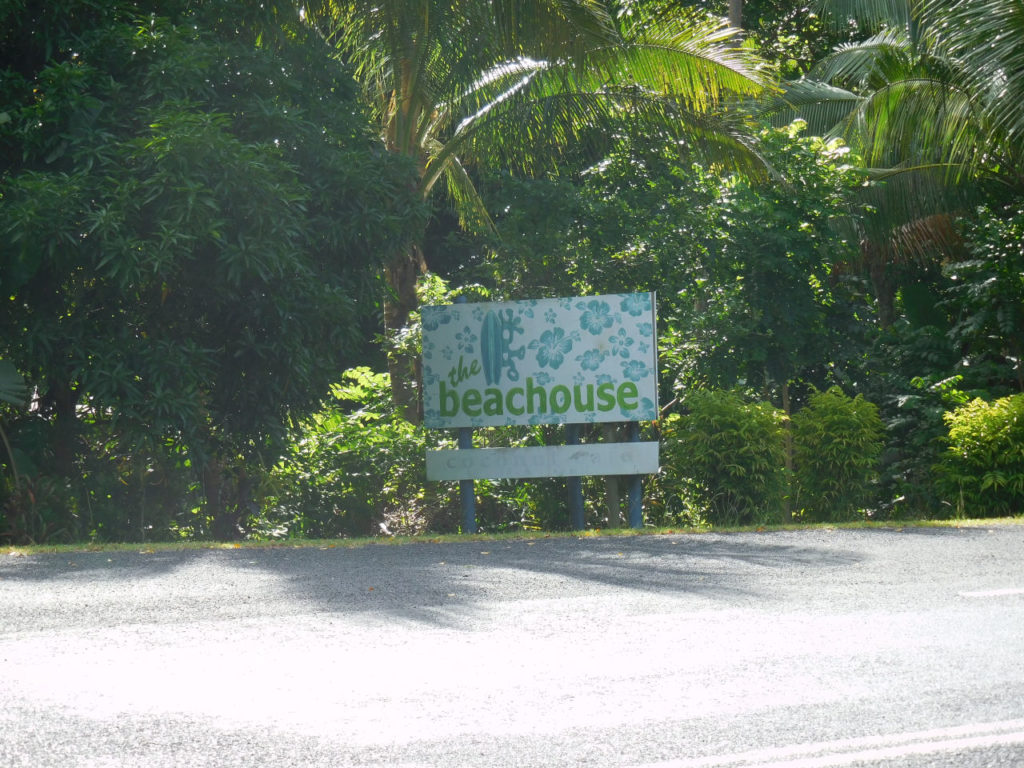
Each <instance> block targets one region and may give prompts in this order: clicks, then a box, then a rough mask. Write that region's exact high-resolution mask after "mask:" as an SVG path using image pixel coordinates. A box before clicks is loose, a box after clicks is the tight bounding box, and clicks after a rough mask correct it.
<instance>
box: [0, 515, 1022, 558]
mask: <svg viewBox="0 0 1024 768" xmlns="http://www.w3.org/2000/svg"><path fill="white" fill-rule="evenodd" d="M1014 525H1024V516H1018V517H1000V518H983V519H971V520H913V521H901V522H893V521H889V522H871V521H858V522H852V523H787V524H785V525H768V526H764V525H761V526H743V527H734V528H712V527H710V526H701V527H698V528H680V527H673V528H639V529H633V528H618V529H600V528H595V529H590V530H586V531H557V532H556V531H551V532H546V531H515V532H511V533H474V534H455V533H453V534H440V535H437V534H423V535H420V536H374V537H368V538H360V539H276V540H264V541H235V542H218V541H177V542H135V543H90V542H84V543H81V544H39V545H29V546H9V547H2V548H0V553H3V554H6V555H12V556H25V555H39V554H61V553H66V552H144V553H153V552H174V551H182V550H216V549H229V550H230V549H304V548H317V549H357V548H360V547H368V546H405V545H410V544H444V543H456V542H474V541H485V542H488V541H489V542H494V541H499V542H500V541H536V540H538V539H593V538H604V537H631V536H667V535H677V536H678V535H700V534H706V533H770V532H774V531H803V530H858V529H879V530H902V529H904V528H994V527H1005V526H1014Z"/></svg>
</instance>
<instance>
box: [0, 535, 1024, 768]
mask: <svg viewBox="0 0 1024 768" xmlns="http://www.w3.org/2000/svg"><path fill="white" fill-rule="evenodd" d="M140 549H141V548H140ZM1022 556H1024V526H1020V525H1016V526H1010V525H992V526H989V527H979V528H961V529H954V528H949V529H924V528H906V529H903V530H895V529H892V530H889V529H887V530H859V531H854V530H837V531H830V530H814V531H800V532H768V533H749V534H748V533H743V534H706V535H693V536H677V535H662V536H643V537H627V538H592V539H577V538H569V539H561V538H559V539H544V538H539V539H537V540H534V541H518V540H517V541H506V542H494V543H480V542H464V543H452V544H438V543H421V544H412V545H408V546H397V547H392V546H370V547H366V548H362V549H353V550H349V549H343V548H323V549H318V548H311V549H310V548H305V549H297V548H276V549H266V550H252V549H236V550H203V551H184V552H161V551H158V552H146V551H139V552H122V553H111V552H91V553H86V552H83V553H75V554H58V555H52V554H47V555H32V556H12V555H0V766H4V767H5V768H18V767H20V766H26V767H30V768H45V767H46V766H60V767H61V768H68V767H74V766H145V767H146V768H161V767H163V766H190V767H195V766H211V767H214V766H215V767H217V768H224V767H231V766H238V767H239V768H258V767H259V766H275V767H278V766H303V768H305V767H306V766H389V767H390V768H411V767H412V766H484V767H488V768H489V767H491V766H495V767H501V766H594V767H598V768H599V767H602V766H634V767H636V768H698V767H699V768H716V767H723V768H724V767H728V768H751V767H752V766H760V767H761V768H765V767H766V766H775V767H776V768H779V767H781V766H788V767H790V768H818V767H828V766H882V765H884V766H907V767H910V766H913V767H915V768H916V767H918V766H935V765H939V766H951V767H952V766H956V767H957V768H964V767H965V766H1006V767H1009V766H1021V765H1024V572H1022V567H1021V566H1022Z"/></svg>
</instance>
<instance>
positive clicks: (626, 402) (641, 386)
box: [422, 293, 658, 428]
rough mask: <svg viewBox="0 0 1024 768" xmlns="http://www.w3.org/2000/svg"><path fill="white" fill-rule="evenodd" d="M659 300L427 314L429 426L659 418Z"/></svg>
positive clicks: (506, 305) (633, 297)
mask: <svg viewBox="0 0 1024 768" xmlns="http://www.w3.org/2000/svg"><path fill="white" fill-rule="evenodd" d="M654 304H655V302H654V294H653V293H627V294H617V295H609V296H586V297H580V298H568V299H535V300H530V301H508V302H491V303H480V304H455V305H449V306H436V307H423V310H422V316H423V405H424V424H425V425H426V426H427V427H433V428H451V427H489V426H505V425H510V424H560V423H587V422H604V421H653V420H655V419H657V418H658V390H657V380H658V375H657V374H658V369H657V344H656V343H655V316H654Z"/></svg>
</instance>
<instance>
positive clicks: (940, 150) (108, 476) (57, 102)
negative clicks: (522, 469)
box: [0, 0, 1024, 542]
mask: <svg viewBox="0 0 1024 768" xmlns="http://www.w3.org/2000/svg"><path fill="white" fill-rule="evenodd" d="M730 22H731V24H730ZM1022 88H1024V9H1022V8H1021V6H1020V3H1018V2H1013V1H1011V0H984V2H971V3H967V2H963V0H906V1H905V2H904V1H903V0H867V2H859V1H858V2H852V1H851V0H827V1H826V2H822V3H821V4H819V5H816V6H813V7H806V6H804V5H803V4H802V3H795V2H792V1H791V0H747V2H745V3H736V2H729V3H725V2H720V3H715V2H712V3H696V2H685V1H684V0H607V1H605V0H574V1H573V2H553V1H551V0H524V1H523V2H497V3H495V2H486V3H483V2H465V3H454V4H445V3H435V2H431V1H429V0H384V1H383V2H374V3H363V2H350V3H345V2H336V1H334V0H317V2H313V3H306V4H298V3H293V2H290V0H271V1H270V2H264V3H261V4H252V3H245V2H212V0H211V1H205V0H203V1H200V2H196V1H195V0H191V1H190V2H185V1H184V0H182V2H174V1H172V2H164V1H162V2H150V1H149V0H59V2H57V3H51V4H49V6H48V7H47V8H46V9H45V10H41V9H40V8H39V6H38V4H36V3H32V2H29V1H28V0H5V1H4V2H2V3H0V473H2V474H0V509H2V515H0V540H6V541H12V542H13V541H19V542H20V541H43V540H89V539H92V540H143V539H181V538H200V539H201V538H221V539H224V538H242V537H247V538H256V539H259V538H280V537H295V536H316V537H320V536H346V535H365V534H373V535H388V534H393V533H395V534H397V533H416V532H421V531H426V530H432V531H453V530H458V528H459V525H460V515H459V511H458V493H457V490H456V488H454V487H452V486H451V485H450V484H441V483H428V482H426V480H425V476H424V453H425V451H426V449H427V448H428V447H439V446H451V445H453V444H454V435H450V434H447V433H445V432H439V431H429V430H425V429H424V428H423V427H422V426H421V425H420V424H419V415H420V406H419V382H418V346H417V345H418V339H419V332H420V330H419V322H420V320H419V311H418V309H419V307H420V306H421V305H424V304H441V303H449V302H451V301H453V300H454V299H455V298H456V297H464V298H466V299H468V300H470V301H482V300H489V299H515V298H526V297H553V296H568V295H586V294H595V293H625V292H631V291H655V292H656V294H657V297H658V338H659V365H660V381H659V386H660V392H661V403H660V413H661V418H660V419H659V420H658V421H657V422H654V423H649V424H645V425H644V428H643V429H644V432H645V434H646V435H647V436H648V437H649V438H651V439H658V440H660V441H661V444H662V470H661V472H660V473H659V474H658V475H657V476H655V477H652V478H650V479H649V481H648V482H646V483H645V486H644V489H645V490H644V506H645V513H646V519H647V521H648V522H649V523H652V524H673V525H676V524H684V523H692V524H712V525H723V524H735V523H756V524H768V523H773V522H783V521H785V520H789V519H793V518H796V519H803V520H829V521H831V520H850V519H876V520H879V519H893V518H906V517H920V518H937V517H950V516H960V515H975V516H985V515H1017V514H1020V513H1021V510H1022V501H1024V484H1022V482H1021V468H1020V466H1019V464H1020V461H1019V458H1020V455H1021V454H1022V452H1024V437H1022V436H1021V434H1020V430H1019V429H1018V421H1019V418H1020V414H1019V411H1020V403H1019V398H1020V397H1021V396H1022V394H1021V393H1024V368H1022V365H1024V363H1022V359H1021V356H1022V354H1024V348H1022V342H1021V339H1024V310H1022V307H1024V175H1022V171H1021V168H1024V93H1022V92H1021V89H1022ZM619 431H620V430H619V428H618V427H616V426H615V425H606V426H604V427H598V426H587V427H584V429H583V439H584V440H587V441H590V440H612V439H618V438H619V435H618V432H619ZM473 439H474V441H475V444H476V445H479V446H521V445H538V444H545V443H551V442H561V441H563V440H564V439H565V438H564V435H563V433H562V429H561V428H559V427H555V426H531V427H521V428H516V427H505V428H496V429H489V430H478V431H477V432H476V434H475V435H474V438H473ZM1015 462H1016V463H1015ZM623 485H624V484H623V483H621V482H620V479H619V478H615V477H608V478H604V477H591V478H584V480H583V490H584V495H585V509H586V521H587V524H588V525H592V526H600V527H615V526H618V525H621V524H622V520H623V519H624V516H623V499H622V496H623V493H622V492H623ZM565 495H566V491H565V482H564V481H563V480H558V479H551V480H537V481H514V480H502V481H480V482H478V483H477V484H476V496H477V501H478V518H479V521H480V524H481V527H482V528H484V529H485V530H487V529H490V530H506V529H516V528H529V529H533V528H567V527H569V526H570V525H571V522H570V517H569V514H568V512H567V507H566V500H565Z"/></svg>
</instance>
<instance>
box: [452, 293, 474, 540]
mask: <svg viewBox="0 0 1024 768" xmlns="http://www.w3.org/2000/svg"><path fill="white" fill-rule="evenodd" d="M467 302H468V299H467V298H466V297H465V296H456V297H455V303H456V304H466V303H467ZM458 435H459V450H468V449H470V448H472V447H473V430H472V429H471V428H470V427H459V430H458ZM459 500H460V501H461V502H462V530H463V531H464V532H466V533H476V487H475V483H474V482H473V480H472V479H465V480H459Z"/></svg>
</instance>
